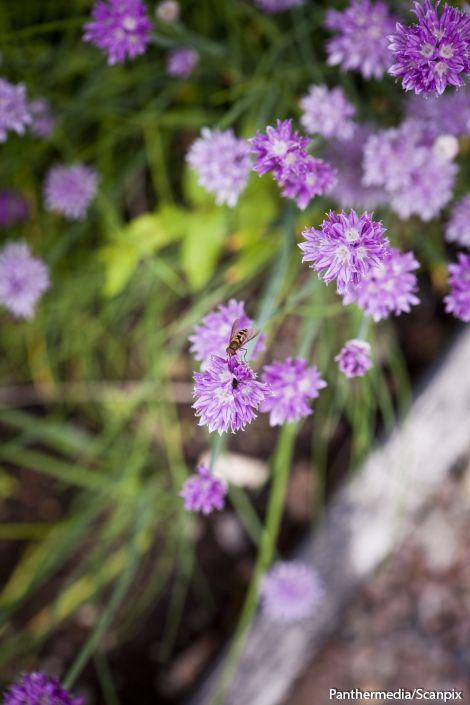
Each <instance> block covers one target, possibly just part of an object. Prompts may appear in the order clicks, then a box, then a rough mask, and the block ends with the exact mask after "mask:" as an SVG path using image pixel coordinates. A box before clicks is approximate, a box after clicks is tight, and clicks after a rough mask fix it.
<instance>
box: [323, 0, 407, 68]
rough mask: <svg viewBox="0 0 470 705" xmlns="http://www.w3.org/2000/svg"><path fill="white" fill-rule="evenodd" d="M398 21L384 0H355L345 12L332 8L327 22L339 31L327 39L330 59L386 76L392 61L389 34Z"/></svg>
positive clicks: (341, 64) (349, 66)
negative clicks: (388, 46)
mask: <svg viewBox="0 0 470 705" xmlns="http://www.w3.org/2000/svg"><path fill="white" fill-rule="evenodd" d="M394 24H395V22H394V19H393V18H392V16H391V15H390V11H389V8H388V5H387V4H386V3H385V2H381V1H380V0H378V1H377V2H372V1H371V0H351V2H350V4H349V6H348V7H347V8H346V10H344V11H343V12H339V11H338V10H328V12H327V14H326V26H327V28H328V29H330V30H332V31H335V32H337V33H338V34H337V36H335V37H332V38H331V39H329V40H328V42H327V45H326V49H327V53H328V62H327V63H328V64H329V65H330V66H338V65H340V66H341V67H342V68H343V69H345V70H346V71H351V70H353V71H359V72H360V73H361V74H362V75H363V76H364V78H372V77H374V78H382V76H383V75H384V73H385V71H386V70H387V69H388V68H389V66H390V64H391V60H390V52H389V51H388V48H387V43H388V42H387V37H388V35H389V34H390V33H391V32H393V29H394Z"/></svg>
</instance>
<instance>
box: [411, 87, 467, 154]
mask: <svg viewBox="0 0 470 705" xmlns="http://www.w3.org/2000/svg"><path fill="white" fill-rule="evenodd" d="M406 111H407V115H409V116H410V117H412V118H415V119H418V120H420V122H421V123H422V125H423V129H424V132H425V133H426V136H427V139H428V140H429V142H432V141H433V140H435V139H436V137H439V135H455V136H456V137H460V136H461V135H469V134H470V91H469V90H468V87H467V86H464V87H462V88H460V89H459V90H455V91H453V92H449V91H446V92H445V93H444V94H443V95H440V96H436V95H433V94H431V95H423V94H420V95H416V94H415V93H413V94H412V95H410V96H409V97H408V100H407V104H406Z"/></svg>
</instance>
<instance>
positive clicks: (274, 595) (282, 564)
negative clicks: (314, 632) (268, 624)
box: [260, 561, 324, 624]
mask: <svg viewBox="0 0 470 705" xmlns="http://www.w3.org/2000/svg"><path fill="white" fill-rule="evenodd" d="M260 594H261V608H262V610H263V613H264V614H265V615H266V616H267V617H268V618H269V619H272V620H273V621H276V622H282V623H285V624H288V623H289V622H297V621H298V620H300V619H306V618H307V617H310V616H311V615H312V614H313V613H314V611H315V610H316V609H318V607H319V605H320V603H321V600H322V599H323V597H324V588H323V585H322V583H321V581H320V579H319V577H318V576H317V574H316V573H315V572H314V571H313V570H311V569H310V568H309V567H308V566H307V565H305V563H301V562H300V561H279V562H278V563H275V564H274V565H273V567H272V568H271V569H270V570H269V571H268V572H267V573H266V574H265V575H264V577H263V578H262V580H261V588H260Z"/></svg>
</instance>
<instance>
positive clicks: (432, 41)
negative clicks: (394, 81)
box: [389, 0, 470, 95]
mask: <svg viewBox="0 0 470 705" xmlns="http://www.w3.org/2000/svg"><path fill="white" fill-rule="evenodd" d="M438 5H439V0H437V2H433V0H424V2H422V3H420V2H415V3H414V13H415V15H416V17H417V20H418V22H417V23H415V24H413V25H411V26H410V27H407V26H405V25H403V24H401V23H400V22H397V25H396V31H395V33H394V34H392V35H391V36H390V37H389V40H390V44H389V49H390V51H391V52H392V54H393V58H394V61H395V63H394V64H393V65H392V66H391V67H390V69H389V73H390V74H391V75H392V76H395V77H397V78H400V79H401V83H402V86H403V88H404V89H405V90H406V91H411V90H413V91H414V92H415V93H435V94H437V95H441V94H442V93H443V92H444V90H445V89H446V87H447V86H462V85H463V74H464V73H466V72H468V71H469V70H470V58H469V45H470V16H469V15H468V14H467V13H465V12H461V11H460V10H458V9H457V8H455V7H452V6H451V5H448V4H447V3H446V4H445V5H444V7H443V10H442V12H441V14H439V12H438V9H437V8H438Z"/></svg>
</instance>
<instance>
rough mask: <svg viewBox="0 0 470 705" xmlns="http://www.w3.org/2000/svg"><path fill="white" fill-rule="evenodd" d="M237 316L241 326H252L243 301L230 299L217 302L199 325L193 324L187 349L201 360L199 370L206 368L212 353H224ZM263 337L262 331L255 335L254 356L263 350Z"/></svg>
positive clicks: (251, 320)
mask: <svg viewBox="0 0 470 705" xmlns="http://www.w3.org/2000/svg"><path fill="white" fill-rule="evenodd" d="M237 318H238V319H240V327H241V328H252V327H253V323H254V322H253V319H251V318H250V317H249V316H247V315H246V313H245V304H244V302H243V301H237V300H236V299H230V301H229V302H228V303H226V304H219V306H217V308H216V309H215V310H213V311H210V312H209V313H208V314H207V315H206V316H204V318H203V319H202V321H201V323H200V324H199V325H197V326H195V328H194V333H193V334H192V335H190V336H189V342H190V343H191V345H190V348H189V351H190V352H191V353H192V354H193V355H194V357H195V358H196V360H198V361H200V362H201V370H205V369H206V367H207V365H208V364H209V363H210V358H211V356H212V355H224V354H225V349H226V347H227V345H228V344H229V339H230V332H231V330H232V325H233V323H234V321H235V320H236V319H237ZM265 339H266V338H265V336H264V335H263V334H262V333H261V334H260V335H259V336H258V337H257V339H256V344H255V347H254V349H253V357H254V358H256V357H257V356H258V355H259V354H260V353H262V352H263V350H264V348H265V345H264V342H265Z"/></svg>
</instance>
